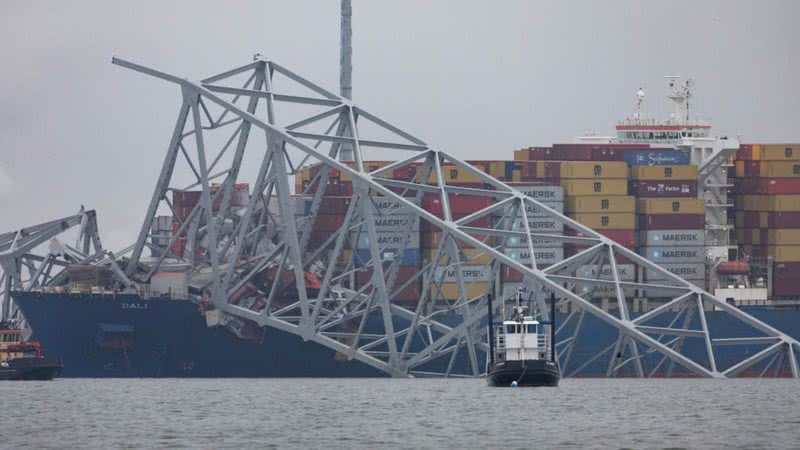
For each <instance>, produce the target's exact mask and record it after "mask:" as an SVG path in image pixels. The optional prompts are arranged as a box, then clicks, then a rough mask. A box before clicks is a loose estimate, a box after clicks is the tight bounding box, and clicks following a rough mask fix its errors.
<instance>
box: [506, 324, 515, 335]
mask: <svg viewBox="0 0 800 450" xmlns="http://www.w3.org/2000/svg"><path fill="white" fill-rule="evenodd" d="M516 332H517V330H516V325H511V324H509V325H506V333H508V334H514V333H516Z"/></svg>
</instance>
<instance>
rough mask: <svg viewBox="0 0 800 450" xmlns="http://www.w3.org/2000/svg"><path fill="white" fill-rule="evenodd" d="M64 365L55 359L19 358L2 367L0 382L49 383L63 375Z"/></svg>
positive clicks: (0, 368)
mask: <svg viewBox="0 0 800 450" xmlns="http://www.w3.org/2000/svg"><path fill="white" fill-rule="evenodd" d="M63 369H64V365H63V364H62V363H61V361H59V360H56V359H53V358H17V359H12V360H9V361H6V362H5V363H4V364H3V365H0V380H39V381H47V380H52V379H53V378H55V377H57V376H59V375H61V371H62V370H63Z"/></svg>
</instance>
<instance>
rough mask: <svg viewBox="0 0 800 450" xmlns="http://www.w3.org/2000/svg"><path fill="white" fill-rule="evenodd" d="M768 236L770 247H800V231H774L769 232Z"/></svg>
mask: <svg viewBox="0 0 800 450" xmlns="http://www.w3.org/2000/svg"><path fill="white" fill-rule="evenodd" d="M767 236H768V239H769V242H767V243H768V244H770V245H800V230H793V229H772V230H769V231H767ZM762 244H763V242H762Z"/></svg>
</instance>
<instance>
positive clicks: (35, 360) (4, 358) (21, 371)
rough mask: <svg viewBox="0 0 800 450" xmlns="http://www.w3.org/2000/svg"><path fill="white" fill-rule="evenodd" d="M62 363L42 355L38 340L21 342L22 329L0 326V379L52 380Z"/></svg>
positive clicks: (57, 374) (61, 368)
mask: <svg viewBox="0 0 800 450" xmlns="http://www.w3.org/2000/svg"><path fill="white" fill-rule="evenodd" d="M63 369H64V364H63V363H62V362H61V360H59V359H55V358H46V357H44V356H43V355H42V346H41V345H40V344H39V343H38V342H22V330H21V329H17V328H6V329H1V328H0V380H43V381H44V380H52V379H53V378H55V377H57V376H59V375H61V371H62V370H63Z"/></svg>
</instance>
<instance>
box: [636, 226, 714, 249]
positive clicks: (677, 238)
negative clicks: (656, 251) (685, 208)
mask: <svg viewBox="0 0 800 450" xmlns="http://www.w3.org/2000/svg"><path fill="white" fill-rule="evenodd" d="M639 245H640V246H655V247H666V246H703V245H705V230H702V229H698V230H651V231H646V230H645V231H640V232H639Z"/></svg>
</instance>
